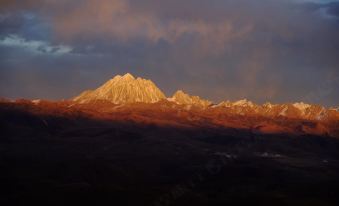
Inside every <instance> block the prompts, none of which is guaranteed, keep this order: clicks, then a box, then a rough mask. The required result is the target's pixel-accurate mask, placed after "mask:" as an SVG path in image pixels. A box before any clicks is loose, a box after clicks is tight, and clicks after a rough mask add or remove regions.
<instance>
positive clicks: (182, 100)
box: [35, 73, 339, 121]
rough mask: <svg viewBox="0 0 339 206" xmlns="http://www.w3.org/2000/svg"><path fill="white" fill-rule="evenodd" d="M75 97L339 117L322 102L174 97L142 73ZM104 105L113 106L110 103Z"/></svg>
mask: <svg viewBox="0 0 339 206" xmlns="http://www.w3.org/2000/svg"><path fill="white" fill-rule="evenodd" d="M161 100H162V101H161ZM73 101H74V102H76V103H80V104H84V103H95V105H93V104H92V107H93V108H100V107H102V105H110V104H112V103H113V104H119V105H124V104H129V103H156V102H159V103H160V104H162V106H163V107H164V106H165V104H166V102H167V103H172V105H171V106H170V107H176V108H177V109H179V108H184V109H186V110H190V109H192V108H199V109H203V110H208V111H212V110H213V112H215V111H219V112H221V113H225V112H226V113H227V114H229V115H241V116H261V117H267V118H281V117H282V118H290V119H303V120H316V121H326V120H333V119H335V120H338V119H339V112H338V108H330V109H326V108H325V107H322V106H320V105H313V104H306V103H303V102H297V103H287V104H271V103H269V102H268V103H265V104H262V105H258V104H255V103H253V102H251V101H249V100H247V99H242V100H239V101H235V102H231V101H223V102H221V103H219V104H217V105H213V104H212V102H211V101H209V100H205V99H202V98H200V97H198V96H191V95H189V94H187V93H185V92H184V91H182V90H178V91H177V92H175V93H174V95H173V96H172V97H170V98H166V96H165V95H164V93H163V92H162V91H161V90H160V89H159V88H158V87H157V86H156V85H155V84H154V83H153V82H152V81H151V80H146V79H142V78H140V77H138V78H134V77H133V75H131V74H129V73H127V74H125V75H123V76H120V75H117V76H115V77H114V78H113V79H111V80H109V81H108V82H106V83H105V84H103V85H102V86H100V87H99V88H97V89H95V90H88V91H84V92H83V93H81V94H80V95H79V96H77V97H75V98H74V99H73ZM105 102H106V103H105ZM35 103H37V101H35ZM107 103H109V104H107ZM167 106H168V105H167ZM104 108H105V109H106V110H107V109H108V110H109V107H107V106H105V107H104ZM208 111H206V112H208Z"/></svg>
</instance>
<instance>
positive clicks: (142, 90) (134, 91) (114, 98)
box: [73, 73, 166, 104]
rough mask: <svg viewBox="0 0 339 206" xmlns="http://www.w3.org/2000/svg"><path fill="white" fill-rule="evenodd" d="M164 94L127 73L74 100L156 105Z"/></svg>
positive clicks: (151, 84) (148, 83) (148, 81)
mask: <svg viewBox="0 0 339 206" xmlns="http://www.w3.org/2000/svg"><path fill="white" fill-rule="evenodd" d="M165 98H166V97H165V95H164V93H163V92H162V91H161V90H160V89H159V88H158V87H157V86H156V85H155V84H154V83H153V82H152V81H150V80H146V79H142V78H139V77H138V78H134V76H133V75H131V74H130V73H127V74H125V75H123V76H120V75H117V76H115V77H114V78H112V79H111V80H109V81H107V82H106V83H105V84H103V85H102V86H100V87H99V88H97V89H95V90H88V91H85V92H83V93H81V94H80V95H79V96H77V97H75V98H74V99H73V100H74V101H77V102H80V103H87V102H93V101H97V100H106V101H109V102H112V103H114V104H124V103H134V102H144V103H154V102H158V101H160V100H161V99H165Z"/></svg>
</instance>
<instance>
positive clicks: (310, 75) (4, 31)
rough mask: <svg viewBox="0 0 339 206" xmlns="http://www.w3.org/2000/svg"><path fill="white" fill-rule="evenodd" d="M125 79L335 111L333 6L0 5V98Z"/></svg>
mask: <svg viewBox="0 0 339 206" xmlns="http://www.w3.org/2000/svg"><path fill="white" fill-rule="evenodd" d="M127 72H129V73H131V74H133V75H134V76H140V77H143V78H146V79H151V80H152V81H153V82H155V83H156V85H157V86H158V87H159V88H160V89H161V90H162V91H163V92H164V93H165V94H166V95H167V96H171V95H172V94H173V93H174V92H175V91H176V90H179V89H182V90H184V91H186V92H188V93H189V94H191V95H198V96H201V97H203V98H207V99H210V100H212V101H214V102H215V103H218V102H220V101H223V100H232V101H234V100H239V99H244V98H247V99H249V100H251V101H253V102H256V103H264V102H272V103H286V102H300V101H303V102H308V103H314V104H322V105H325V106H339V1H335V0H255V1H254V0H208V1H206V0H171V1H168V0H72V1H69V0H0V97H6V98H11V99H16V98H28V99H51V100H58V99H68V98H72V97H74V96H76V95H78V94H79V93H81V92H82V91H83V90H87V89H94V88H97V87H98V86H99V85H101V84H103V83H104V82H106V81H107V80H109V79H111V78H112V77H114V76H115V75H118V74H125V73H127Z"/></svg>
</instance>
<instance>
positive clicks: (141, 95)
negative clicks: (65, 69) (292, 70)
mask: <svg viewBox="0 0 339 206" xmlns="http://www.w3.org/2000/svg"><path fill="white" fill-rule="evenodd" d="M0 151H1V152H0V154H1V155H0V159H1V162H0V163H1V166H2V168H4V169H2V170H0V171H1V172H2V173H1V172H0V179H1V188H2V191H3V192H2V196H1V197H0V205H24V204H29V203H32V204H34V205H40V204H41V205H52V206H54V205H68V204H73V205H123V206H125V205H126V206H134V205H141V206H144V205H145V206H150V205H151V206H153V205H154V206H164V205H173V206H183V205H185V206H186V205H194V206H205V205H211V206H217V205H218V206H219V205H251V204H253V203H258V204H260V205H263V206H266V205H269V206H271V205H283V206H285V205H288V206H290V205H292V206H294V205H296V206H300V205H333V206H335V205H339V200H338V198H337V196H338V195H339V192H338V191H339V167H338V165H339V164H338V163H339V112H338V110H337V109H334V108H332V109H331V108H325V107H323V106H320V105H313V104H306V103H301V102H300V103H287V104H271V103H266V104H263V105H258V104H255V103H253V102H251V101H249V100H246V99H244V100H239V101H234V102H232V101H223V102H220V103H217V104H215V103H212V102H211V101H208V100H205V99H203V98H200V97H198V96H192V95H189V94H187V93H185V92H184V91H182V90H179V91H177V92H175V93H174V94H173V96H171V97H166V96H165V95H164V93H163V92H162V91H161V90H160V89H159V88H158V87H157V86H156V85H155V84H154V83H153V82H152V81H150V80H145V79H142V78H135V77H133V76H132V75H131V74H126V75H123V76H119V75H118V76H115V77H114V78H112V79H111V80H109V81H108V82H106V83H104V84H103V85H102V86H99V87H98V88H97V89H93V90H88V91H85V92H83V93H82V94H80V95H79V96H77V97H74V98H73V99H69V100H60V101H47V100H39V99H36V100H27V99H18V100H15V101H11V100H7V99H0ZM39 203H40V204H39Z"/></svg>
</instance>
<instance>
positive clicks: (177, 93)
mask: <svg viewBox="0 0 339 206" xmlns="http://www.w3.org/2000/svg"><path fill="white" fill-rule="evenodd" d="M183 94H184V95H187V94H186V93H185V92H184V91H182V90H178V91H176V92H175V93H174V95H173V96H176V95H183Z"/></svg>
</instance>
